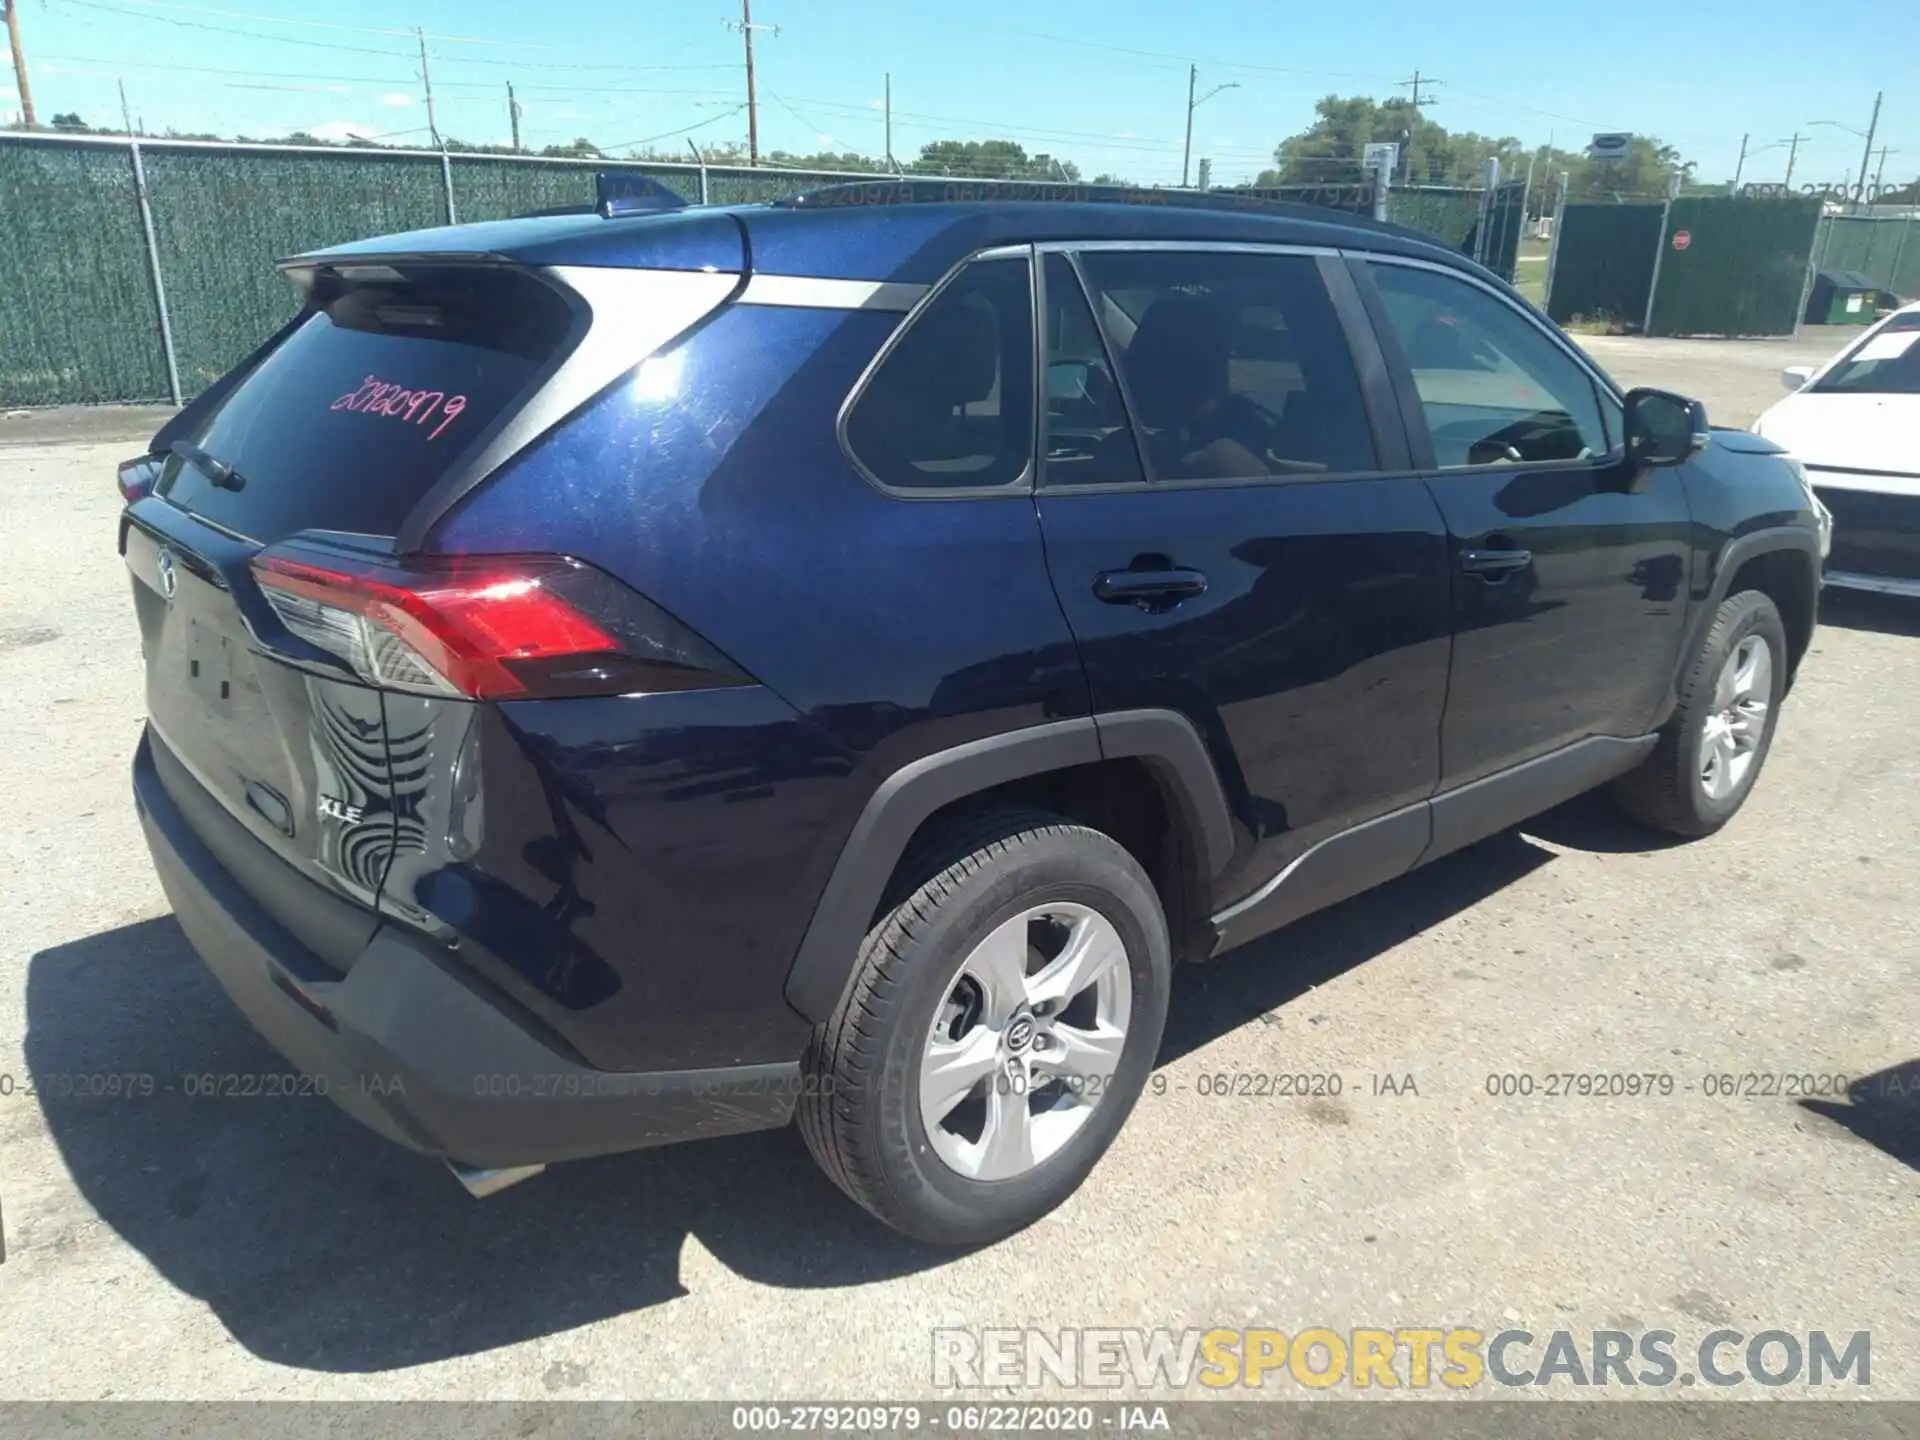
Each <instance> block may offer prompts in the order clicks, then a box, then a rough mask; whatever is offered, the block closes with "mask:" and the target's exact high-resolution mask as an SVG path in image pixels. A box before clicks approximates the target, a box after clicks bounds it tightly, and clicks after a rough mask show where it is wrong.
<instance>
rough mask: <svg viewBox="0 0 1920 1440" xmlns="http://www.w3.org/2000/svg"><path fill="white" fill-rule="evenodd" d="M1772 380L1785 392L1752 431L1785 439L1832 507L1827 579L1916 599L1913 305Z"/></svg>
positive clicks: (1917, 308) (1917, 445) (1917, 342)
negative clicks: (1829, 355)
mask: <svg viewBox="0 0 1920 1440" xmlns="http://www.w3.org/2000/svg"><path fill="white" fill-rule="evenodd" d="M1780 378H1781V379H1782V380H1783V381H1785V382H1786V384H1787V386H1788V388H1790V389H1791V390H1792V391H1793V392H1794V393H1793V394H1792V395H1789V396H1788V397H1787V398H1786V399H1785V400H1782V401H1780V402H1779V403H1778V404H1776V405H1774V406H1773V407H1772V408H1771V409H1770V410H1768V411H1767V412H1766V413H1765V414H1764V415H1762V416H1761V417H1760V418H1759V419H1758V420H1756V421H1754V423H1753V431H1754V433H1755V434H1756V435H1764V436H1766V438H1767V439H1769V440H1772V441H1775V442H1776V443H1778V444H1781V445H1784V446H1786V447H1787V449H1788V451H1789V452H1791V454H1792V455H1793V456H1794V458H1795V459H1797V460H1799V461H1800V463H1801V464H1802V465H1804V466H1805V467H1806V471H1807V479H1808V480H1809V481H1810V482H1811V483H1812V485H1813V490H1814V494H1816V495H1817V496H1818V497H1819V498H1820V500H1821V502H1822V503H1823V504H1824V505H1825V506H1826V507H1827V509H1828V510H1829V511H1831V512H1832V514H1833V542H1832V550H1831V552H1830V553H1829V555H1828V557H1827V568H1826V576H1827V584H1829V585H1840V586H1844V587H1846V588H1848V589H1853V590H1877V591H1880V592H1881V593H1883V594H1889V595H1911V596H1915V597H1920V304H1914V305H1908V306H1906V307H1904V308H1903V309H1900V310H1896V311H1894V312H1893V314H1891V315H1889V316H1887V317H1886V318H1885V319H1883V320H1881V321H1880V322H1879V323H1878V324H1876V325H1874V326H1873V327H1872V328H1870V329H1869V330H1867V331H1866V332H1865V333H1864V334H1862V335H1861V336H1860V338H1859V339H1858V340H1856V341H1854V342H1853V344H1851V345H1849V346H1848V347H1847V348H1846V349H1844V350H1842V351H1841V352H1840V353H1839V354H1838V355H1836V356H1834V358H1833V359H1831V360H1829V361H1828V362H1827V363H1826V364H1825V365H1822V366H1820V367H1818V368H1815V367H1813V366H1811V365H1789V366H1788V367H1787V368H1786V369H1785V370H1783V371H1781V373H1780Z"/></svg>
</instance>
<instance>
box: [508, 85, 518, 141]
mask: <svg viewBox="0 0 1920 1440" xmlns="http://www.w3.org/2000/svg"><path fill="white" fill-rule="evenodd" d="M507 122H508V123H509V124H510V125H512V126H513V153H514V154H516V155H518V154H519V153H520V102H519V101H518V100H516V99H514V98H513V81H511V80H509V81H507Z"/></svg>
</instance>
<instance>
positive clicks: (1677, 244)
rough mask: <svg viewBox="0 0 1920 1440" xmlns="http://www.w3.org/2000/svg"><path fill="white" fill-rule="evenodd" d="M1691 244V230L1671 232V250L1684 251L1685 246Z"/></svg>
mask: <svg viewBox="0 0 1920 1440" xmlns="http://www.w3.org/2000/svg"><path fill="white" fill-rule="evenodd" d="M1692 243H1693V232H1692V231H1691V230H1676V231H1674V232H1673V248H1674V249H1676V250H1684V249H1686V248H1687V246H1689V245H1691V244H1692Z"/></svg>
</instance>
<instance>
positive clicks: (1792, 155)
mask: <svg viewBox="0 0 1920 1440" xmlns="http://www.w3.org/2000/svg"><path fill="white" fill-rule="evenodd" d="M1812 138H1813V137H1812V136H1811V135H1802V134H1801V133H1800V132H1799V131H1798V130H1796V131H1794V132H1793V134H1791V135H1789V136H1788V137H1787V138H1786V139H1784V140H1782V141H1780V142H1779V143H1780V144H1782V145H1786V146H1790V147H1791V148H1790V149H1789V150H1788V151H1787V178H1786V181H1785V183H1786V185H1787V188H1788V189H1792V188H1793V162H1794V160H1795V159H1796V158H1797V157H1798V156H1799V154H1800V142H1801V141H1802V140H1811V139H1812Z"/></svg>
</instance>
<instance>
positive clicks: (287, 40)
mask: <svg viewBox="0 0 1920 1440" xmlns="http://www.w3.org/2000/svg"><path fill="white" fill-rule="evenodd" d="M61 3H62V4H65V5H78V6H80V7H81V8H82V9H85V10H101V11H104V12H105V13H107V14H109V15H118V16H121V17H122V18H124V19H128V20H151V21H153V22H155V23H156V24H160V25H178V26H180V27H182V28H183V29H187V30H211V31H212V32H213V33H215V34H216V35H245V36H248V37H250V38H252V39H255V40H266V41H269V42H271V43H274V44H278V45H298V46H300V47H301V48H302V49H306V50H344V51H349V52H351V53H353V54H356V55H384V56H386V57H387V58H389V59H394V58H397V57H399V56H402V55H404V54H405V53H406V52H405V51H402V50H376V49H374V48H373V47H372V46H371V45H341V44H337V43H335V42H333V41H328V40H306V39H299V38H296V37H294V36H292V35H265V34H262V33H261V32H259V31H257V30H240V29H236V28H235V27H234V26H231V25H209V24H207V23H206V22H205V21H202V20H176V19H175V18H174V17H173V16H171V15H151V14H148V13H147V12H146V11H143V10H128V9H126V8H125V7H123V6H120V5H108V4H104V3H102V0H61Z"/></svg>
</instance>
